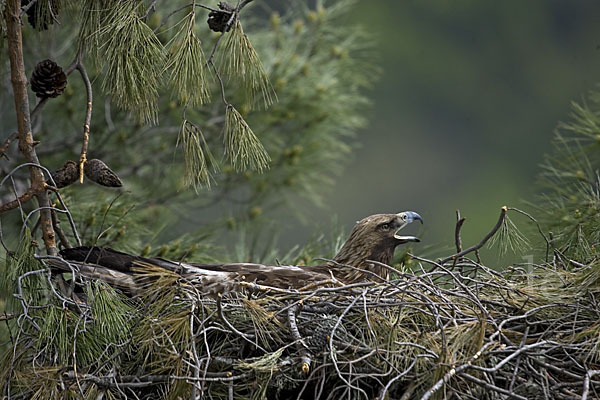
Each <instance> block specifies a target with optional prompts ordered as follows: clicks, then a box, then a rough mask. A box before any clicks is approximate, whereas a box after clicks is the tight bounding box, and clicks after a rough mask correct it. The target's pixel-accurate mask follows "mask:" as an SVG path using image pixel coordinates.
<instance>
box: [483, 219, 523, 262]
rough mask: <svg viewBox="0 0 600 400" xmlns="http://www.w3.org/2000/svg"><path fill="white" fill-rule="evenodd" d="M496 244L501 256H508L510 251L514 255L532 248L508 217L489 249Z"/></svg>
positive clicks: (491, 241)
mask: <svg viewBox="0 0 600 400" xmlns="http://www.w3.org/2000/svg"><path fill="white" fill-rule="evenodd" d="M496 244H498V245H499V249H500V255H501V256H502V255H504V254H506V253H507V252H508V250H510V251H512V252H513V253H518V252H520V251H523V250H525V249H529V248H531V244H530V243H529V240H527V238H526V237H525V235H523V233H521V231H520V230H519V228H517V226H516V225H515V224H514V223H513V222H512V220H511V219H510V218H509V217H508V215H506V216H505V217H504V221H503V222H502V226H501V227H500V230H499V231H498V233H497V234H496V235H495V236H494V237H493V238H492V240H490V243H489V248H491V247H493V246H494V245H496Z"/></svg>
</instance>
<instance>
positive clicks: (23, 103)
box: [4, 0, 57, 255]
mask: <svg viewBox="0 0 600 400" xmlns="http://www.w3.org/2000/svg"><path fill="white" fill-rule="evenodd" d="M20 14H21V1H20V0H7V2H6V8H5V14H4V16H5V19H6V28H7V38H8V55H9V58H10V81H11V83H12V87H13V93H14V98H15V112H16V116H17V127H18V133H19V136H18V137H19V150H20V151H21V153H22V154H23V157H25V161H26V162H30V163H34V164H38V165H39V163H40V162H39V160H38V157H37V154H36V152H35V148H34V146H35V144H34V140H33V133H32V131H31V116H30V113H29V97H28V95H27V77H26V76H25V64H24V62H23V37H22V35H21V16H20ZM29 175H30V180H31V189H32V190H33V191H34V193H36V198H37V201H38V206H39V207H40V210H39V212H40V222H41V229H42V238H43V240H44V245H45V246H46V251H47V253H48V254H49V255H56V254H57V248H56V238H55V234H54V229H53V227H52V216H51V213H50V209H49V208H48V207H49V206H50V199H49V196H48V192H47V191H46V189H45V188H46V180H45V179H44V174H43V172H42V170H41V169H39V168H36V167H35V166H30V167H29Z"/></svg>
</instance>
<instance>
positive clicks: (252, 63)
mask: <svg viewBox="0 0 600 400" xmlns="http://www.w3.org/2000/svg"><path fill="white" fill-rule="evenodd" d="M220 65H221V70H222V72H223V73H224V74H225V76H227V77H228V78H229V79H231V80H234V79H235V81H236V82H239V83H241V86H243V87H244V88H245V89H246V93H247V94H248V98H249V100H248V102H247V103H248V105H249V106H252V105H253V104H254V102H255V97H256V96H257V94H260V95H261V97H262V100H263V104H264V107H265V108H268V107H269V106H270V105H271V104H273V102H274V101H275V100H276V99H277V95H276V94H275V91H274V90H273V87H272V86H271V83H270V82H269V78H268V76H267V73H266V72H265V69H264V68H263V65H262V62H261V61H260V58H259V57H258V54H257V52H256V50H255V49H254V47H253V46H252V43H250V39H248V36H246V34H245V33H244V30H243V29H242V24H241V22H240V21H239V20H238V21H236V23H235V25H234V27H233V29H232V30H231V32H229V34H228V36H227V41H226V42H225V46H224V47H223V49H222V50H221V52H220Z"/></svg>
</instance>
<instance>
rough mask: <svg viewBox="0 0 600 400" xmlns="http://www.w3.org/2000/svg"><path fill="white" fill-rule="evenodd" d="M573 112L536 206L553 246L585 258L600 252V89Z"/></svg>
mask: <svg viewBox="0 0 600 400" xmlns="http://www.w3.org/2000/svg"><path fill="white" fill-rule="evenodd" d="M572 110H573V111H572V114H571V120H570V121H568V122H565V123H561V124H560V125H559V126H558V129H557V131H556V135H555V139H554V147H555V150H554V152H553V153H552V154H550V155H548V156H547V157H546V159H545V161H544V163H543V165H542V168H543V170H542V173H541V175H540V182H541V186H542V194H541V195H540V196H539V199H538V201H537V202H536V203H535V204H534V206H535V207H536V208H537V211H538V214H539V216H540V220H541V222H542V225H543V227H544V228H545V229H546V230H547V231H548V232H550V240H551V244H552V246H553V247H554V248H556V249H558V250H559V251H560V252H561V253H563V254H565V255H567V256H569V257H574V258H575V259H577V260H580V261H582V262H585V261H587V260H591V259H595V258H597V257H598V256H600V176H599V174H600V92H597V91H595V92H592V93H591V94H590V95H589V96H588V101H586V102H584V103H582V104H577V103H574V104H573V106H572Z"/></svg>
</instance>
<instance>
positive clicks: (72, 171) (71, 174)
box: [49, 160, 79, 188]
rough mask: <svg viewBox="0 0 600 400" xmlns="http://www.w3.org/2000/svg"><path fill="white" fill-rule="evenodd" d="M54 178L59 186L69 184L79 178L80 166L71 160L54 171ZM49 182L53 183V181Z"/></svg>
mask: <svg viewBox="0 0 600 400" xmlns="http://www.w3.org/2000/svg"><path fill="white" fill-rule="evenodd" d="M52 179H54V183H55V184H56V187H57V188H63V187H65V186H69V185H70V184H72V183H75V182H77V180H78V179H79V166H78V165H77V163H76V162H75V161H71V160H69V161H67V162H66V163H65V164H64V165H63V166H62V167H60V169H57V170H56V171H54V172H53V173H52ZM49 183H50V184H52V182H51V181H50V182H49Z"/></svg>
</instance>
